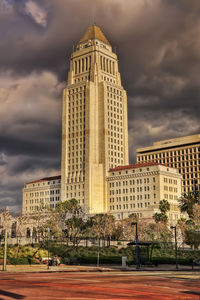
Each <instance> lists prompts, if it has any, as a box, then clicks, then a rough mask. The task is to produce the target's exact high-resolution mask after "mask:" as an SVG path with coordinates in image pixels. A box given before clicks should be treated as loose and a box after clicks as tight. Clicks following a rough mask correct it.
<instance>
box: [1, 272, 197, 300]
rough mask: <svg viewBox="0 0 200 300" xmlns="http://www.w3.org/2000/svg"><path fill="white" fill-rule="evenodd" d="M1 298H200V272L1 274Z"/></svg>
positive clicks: (162, 299) (43, 299)
mask: <svg viewBox="0 0 200 300" xmlns="http://www.w3.org/2000/svg"><path fill="white" fill-rule="evenodd" d="M1 299H34V300H35V299H41V300H45V299H157V300H165V299H184V300H186V299H194V300H196V299H198V300H199V299H200V273H199V272H198V273H197V272H196V273H187V272H185V273H184V272H156V273H155V272H154V273H153V274H152V273H150V272H141V273H135V272H134V273H132V272H109V273H107V272H105V273H104V272H85V273H81V272H77V273H74V272H73V273H71V272H68V273H1V274H0V300H1Z"/></svg>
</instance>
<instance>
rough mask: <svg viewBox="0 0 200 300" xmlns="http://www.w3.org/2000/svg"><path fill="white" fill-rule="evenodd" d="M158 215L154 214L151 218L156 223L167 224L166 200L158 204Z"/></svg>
mask: <svg viewBox="0 0 200 300" xmlns="http://www.w3.org/2000/svg"><path fill="white" fill-rule="evenodd" d="M159 209H160V213H155V214H154V215H153V218H154V220H155V222H156V223H159V222H162V223H165V224H167V221H168V216H167V212H168V211H169V210H170V204H169V202H168V201H167V200H165V199H163V200H161V201H160V202H159Z"/></svg>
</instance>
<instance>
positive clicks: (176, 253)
mask: <svg viewBox="0 0 200 300" xmlns="http://www.w3.org/2000/svg"><path fill="white" fill-rule="evenodd" d="M171 229H174V239H175V255H176V270H178V248H177V234H176V226H171Z"/></svg>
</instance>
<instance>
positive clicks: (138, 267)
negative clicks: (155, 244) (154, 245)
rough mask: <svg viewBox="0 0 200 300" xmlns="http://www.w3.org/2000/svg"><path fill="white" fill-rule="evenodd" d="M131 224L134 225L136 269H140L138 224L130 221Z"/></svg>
mask: <svg viewBox="0 0 200 300" xmlns="http://www.w3.org/2000/svg"><path fill="white" fill-rule="evenodd" d="M131 225H135V231H136V234H135V241H136V246H137V257H138V263H137V269H140V246H139V241H138V224H137V222H133V223H131Z"/></svg>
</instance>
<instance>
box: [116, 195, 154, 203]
mask: <svg viewBox="0 0 200 300" xmlns="http://www.w3.org/2000/svg"><path fill="white" fill-rule="evenodd" d="M153 198H154V199H156V194H154V195H153ZM143 199H145V200H146V199H150V194H145V195H129V196H123V197H121V196H119V197H115V198H110V202H121V201H129V200H133V201H135V200H143Z"/></svg>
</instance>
